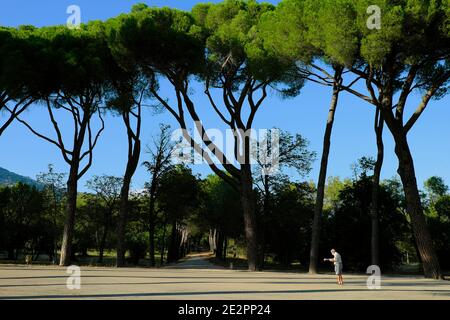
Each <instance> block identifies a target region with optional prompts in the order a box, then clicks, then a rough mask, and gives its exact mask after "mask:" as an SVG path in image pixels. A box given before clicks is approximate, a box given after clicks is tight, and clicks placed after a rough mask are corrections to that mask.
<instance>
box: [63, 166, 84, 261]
mask: <svg viewBox="0 0 450 320" xmlns="http://www.w3.org/2000/svg"><path fill="white" fill-rule="evenodd" d="M78 167H79V163H77V162H75V161H74V162H73V164H72V165H71V167H70V173H69V179H68V181H67V203H66V221H65V224H64V233H63V239H62V245H61V257H60V260H59V265H60V266H68V265H70V260H71V254H72V239H73V231H74V228H75V213H76V207H77V192H78Z"/></svg>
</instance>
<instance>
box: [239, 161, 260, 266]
mask: <svg viewBox="0 0 450 320" xmlns="http://www.w3.org/2000/svg"><path fill="white" fill-rule="evenodd" d="M254 200H255V199H254V193H253V179H252V173H251V169H250V165H247V164H244V165H242V166H241V202H242V209H243V211H244V225H245V237H246V240H247V261H248V270H249V271H256V270H257V264H258V244H257V226H256V215H255V201H254Z"/></svg>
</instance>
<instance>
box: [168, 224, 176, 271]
mask: <svg viewBox="0 0 450 320" xmlns="http://www.w3.org/2000/svg"><path fill="white" fill-rule="evenodd" d="M177 240H178V230H177V221H176V220H173V221H172V232H171V235H170V243H169V247H168V250H167V262H168V263H171V262H175V261H177V260H178V254H177V251H178V246H177V243H178V241H177Z"/></svg>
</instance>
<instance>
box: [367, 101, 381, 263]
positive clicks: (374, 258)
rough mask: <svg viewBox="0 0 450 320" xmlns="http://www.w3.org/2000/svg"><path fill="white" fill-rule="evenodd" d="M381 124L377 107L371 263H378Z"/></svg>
mask: <svg viewBox="0 0 450 320" xmlns="http://www.w3.org/2000/svg"><path fill="white" fill-rule="evenodd" d="M383 126H384V120H383V117H382V116H381V115H380V110H379V109H377V111H376V116H375V133H376V138H377V160H376V162H375V168H374V172H373V181H372V203H371V207H370V217H371V229H372V232H371V240H370V243H371V263H372V265H376V266H379V265H380V252H379V238H380V236H379V220H378V195H379V187H380V176H381V168H382V167H383V160H384V144H383Z"/></svg>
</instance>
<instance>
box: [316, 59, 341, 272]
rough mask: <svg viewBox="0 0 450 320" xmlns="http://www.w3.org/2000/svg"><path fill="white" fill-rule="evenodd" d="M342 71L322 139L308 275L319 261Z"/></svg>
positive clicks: (339, 74)
mask: <svg viewBox="0 0 450 320" xmlns="http://www.w3.org/2000/svg"><path fill="white" fill-rule="evenodd" d="M341 75H342V69H341V68H337V69H336V70H335V79H336V80H335V82H334V85H333V96H332V98H331V104H330V109H329V111H328V119H327V125H326V127H325V134H324V138H323V150H322V159H321V162H320V172H319V180H318V182H317V195H316V204H315V208H314V220H313V225H312V236H311V250H310V255H309V273H310V274H316V273H317V264H318V261H319V242H320V229H321V224H322V211H323V200H324V196H325V183H326V179H327V169H328V156H329V154H330V146H331V133H332V131H333V124H334V115H335V113H336V108H337V105H338V101H339V92H340V88H339V87H340V82H341Z"/></svg>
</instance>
